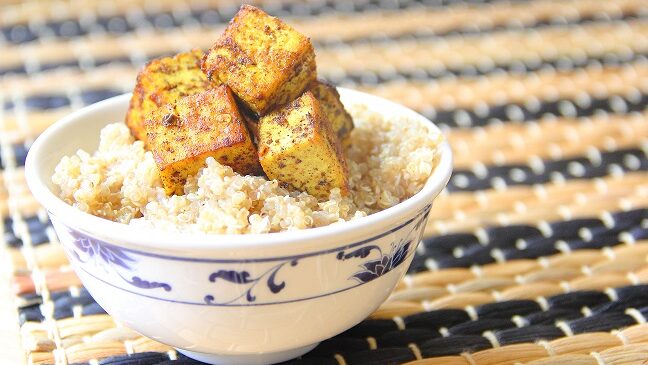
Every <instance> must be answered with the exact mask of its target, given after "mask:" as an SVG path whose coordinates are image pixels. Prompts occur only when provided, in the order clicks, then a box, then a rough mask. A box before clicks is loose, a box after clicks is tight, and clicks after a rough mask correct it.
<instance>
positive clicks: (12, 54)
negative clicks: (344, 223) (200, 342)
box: [0, 0, 648, 365]
mask: <svg viewBox="0 0 648 365" xmlns="http://www.w3.org/2000/svg"><path fill="white" fill-rule="evenodd" d="M252 3H255V4H257V5H259V6H261V7H263V8H265V9H266V10H267V11H269V12H270V13H272V14H274V15H277V16H280V17H282V18H286V19H288V21H289V22H290V23H292V24H294V25H295V26H297V27H298V28H299V29H300V30H302V31H304V32H305V33H307V34H308V35H309V36H311V37H312V39H313V41H314V43H315V44H316V49H317V57H318V67H319V71H320V74H321V75H322V76H323V77H325V78H327V79H329V80H330V81H332V82H334V83H336V84H338V85H340V86H347V87H352V88H356V89H360V90H364V91H368V92H371V93H375V94H378V95H382V96H385V97H387V98H389V99H392V100H394V101H397V102H400V103H402V104H405V105H407V106H410V107H412V108H414V109H416V110H418V111H420V112H421V113H423V114H424V115H426V116H427V117H429V118H430V119H432V120H433V121H434V122H435V123H437V124H438V125H440V126H441V127H442V128H443V129H444V130H445V131H446V132H447V136H448V138H449V140H450V143H451V144H452V147H453V149H454V152H455V158H456V161H455V173H454V175H453V177H452V179H451V181H450V183H449V185H448V188H447V189H446V191H445V192H444V193H443V194H442V196H440V197H439V198H438V200H437V201H436V202H435V206H434V208H433V209H432V212H431V216H430V222H429V225H428V227H427V230H426V239H425V240H424V242H423V243H422V244H421V245H420V246H419V248H418V251H417V256H416V257H415V259H414V262H413V263H412V266H411V268H410V270H409V273H408V275H407V276H406V277H405V279H404V280H403V281H402V283H401V284H400V285H399V287H398V288H397V289H396V291H395V292H394V293H393V294H392V296H391V297H390V299H389V300H388V301H387V302H386V303H385V304H384V305H383V306H382V307H381V308H380V309H379V310H378V311H376V312H375V313H374V314H373V315H372V316H371V317H370V318H368V319H367V320H365V321H364V322H362V323H361V324H359V325H358V326H356V327H354V328H352V329H350V330H348V331H347V332H345V333H343V334H340V335H338V336H336V337H335V338H332V339H330V340H327V341H324V342H323V343H322V344H321V345H320V346H319V347H317V348H316V349H315V350H314V351H313V352H311V353H309V354H307V355H305V356H304V357H303V358H302V359H297V360H294V361H292V362H291V363H293V364H341V365H344V364H349V365H351V364H401V363H411V364H417V365H422V364H425V365H431V364H446V365H454V364H456V365H486V364H536V365H538V364H593V365H594V364H596V365H603V364H605V365H611V364H646V363H648V324H646V318H647V317H648V261H647V258H648V108H647V106H648V3H646V2H645V1H644V0H615V1H589V0H566V1H559V0H534V1H531V0H526V1H524V0H511V1H502V0H490V1H488V0H425V1H413V0H360V1H353V2H349V1H343V0H312V1H306V2H304V1H297V0H266V1H252ZM237 8H238V2H236V1H233V0H221V1H217V2H216V1H214V2H209V1H202V2H201V1H171V0H164V1H155V2H153V1H148V0H136V1H127V0H119V1H107V0H89V1H80V0H77V1H50V2H46V3H43V2H36V1H34V2H26V3H20V2H13V1H9V2H5V5H3V6H2V8H0V55H2V56H0V78H1V79H2V82H1V83H0V104H1V105H2V109H0V110H1V111H0V163H1V167H2V170H0V222H2V223H0V224H2V226H1V227H0V228H1V229H2V230H3V232H4V233H3V235H2V236H1V237H2V238H0V243H1V245H0V246H1V252H2V258H3V261H2V264H1V266H0V268H1V269H0V274H1V275H0V280H1V282H0V323H2V327H0V363H2V364H26V363H29V364H53V363H56V364H111V365H117V364H119V365H127V364H128V365H135V364H138V365H144V364H168V365H180V364H195V363H196V362H195V361H193V360H190V359H187V358H185V357H183V356H182V355H181V354H178V353H176V352H175V351H174V350H173V349H171V348H169V347H167V346H165V345H162V344H159V343H156V342H155V341H152V340H150V339H147V338H144V337H141V336H140V335H138V334H136V333H134V332H133V331H131V330H129V329H127V328H124V327H121V326H120V325H119V324H117V323H115V322H114V321H113V320H112V319H111V318H110V317H109V316H108V315H107V314H106V313H105V312H104V311H103V309H102V308H101V307H99V306H98V305H97V304H96V303H95V302H94V300H93V299H92V297H91V296H90V295H89V294H88V293H87V291H86V290H85V289H84V288H83V287H82V285H81V284H80V282H79V280H78V278H77V277H76V276H75V275H74V273H73V272H72V271H71V269H70V267H69V264H68V261H67V259H66V257H65V255H64V253H63V250H62V249H61V247H60V245H59V243H58V241H57V238H56V236H55V234H54V232H53V230H52V228H51V226H50V225H49V222H48V219H47V215H46V213H45V212H44V210H43V208H42V207H40V206H39V205H38V203H36V202H35V200H34V199H33V197H32V196H31V194H30V193H29V191H28V189H27V187H26V183H25V177H24V172H23V167H22V166H23V165H24V160H25V156H26V153H27V151H28V149H29V146H30V144H31V143H32V142H33V140H34V138H35V137H37V136H38V134H39V133H41V132H42V131H43V130H44V129H45V128H46V127H47V126H49V125H50V124H51V123H53V122H54V121H56V120H57V119H58V118H60V117H61V116H64V115H65V114H67V113H69V112H70V111H71V110H74V109H78V108H80V107H82V106H84V105H88V104H91V103H94V102H96V101H99V100H102V99H105V98H108V97H111V96H114V95H118V94H120V93H123V92H126V91H130V89H131V87H132V86H133V82H134V77H135V75H136V73H137V70H138V68H139V67H141V65H142V64H143V63H144V62H146V61H147V60H148V59H150V58H152V57H157V56H160V55H167V54H172V53H175V52H179V51H182V50H186V49H189V48H192V47H202V48H206V47H208V46H209V45H210V43H211V42H212V41H213V40H214V38H215V35H216V34H218V33H219V32H220V31H221V30H222V28H223V26H224V22H226V21H227V20H229V18H231V16H232V15H233V14H234V13H235V12H236V10H237Z"/></svg>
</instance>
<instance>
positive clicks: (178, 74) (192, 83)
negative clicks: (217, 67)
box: [125, 49, 216, 146]
mask: <svg viewBox="0 0 648 365" xmlns="http://www.w3.org/2000/svg"><path fill="white" fill-rule="evenodd" d="M202 58H203V52H202V51H201V50H199V49H194V50H191V51H189V52H184V53H179V54H176V55H174V56H173V57H162V58H157V59H154V60H151V61H149V62H148V63H147V64H146V65H144V67H143V68H142V69H141V70H140V72H139V73H138V75H137V79H136V83H135V88H134V89H133V95H132V97H131V100H130V103H129V108H128V112H127V114H126V118H125V121H126V125H127V126H128V128H129V129H130V131H131V134H133V136H134V137H135V138H136V139H138V140H141V141H143V142H144V143H145V145H147V146H148V143H147V140H146V131H145V129H144V121H145V120H146V118H147V117H148V116H149V114H151V112H153V111H154V110H156V109H157V108H160V107H162V106H164V105H166V104H169V103H175V102H176V101H177V99H178V98H180V97H182V96H186V95H192V94H195V93H198V92H201V91H204V90H207V89H208V88H210V87H213V86H216V85H215V84H214V83H213V82H211V81H209V80H208V79H207V77H206V76H205V75H204V73H202V70H201V63H202Z"/></svg>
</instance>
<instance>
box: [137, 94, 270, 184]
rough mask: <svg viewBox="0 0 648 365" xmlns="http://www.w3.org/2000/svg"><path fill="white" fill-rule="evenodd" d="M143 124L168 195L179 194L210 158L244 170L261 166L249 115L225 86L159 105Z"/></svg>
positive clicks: (251, 171) (256, 171) (248, 172)
mask: <svg viewBox="0 0 648 365" xmlns="http://www.w3.org/2000/svg"><path fill="white" fill-rule="evenodd" d="M145 127H146V130H147V137H148V139H149V143H150V147H151V152H152V153H153V156H154V159H155V162H156V164H157V165H158V168H159V171H160V178H161V180H162V184H163V185H164V188H165V191H166V192H167V194H174V193H175V194H178V195H181V194H182V193H183V192H184V185H185V182H186V179H187V177H189V176H192V175H195V174H196V173H198V171H199V170H200V168H202V167H203V166H205V160H206V159H207V158H208V157H214V159H216V161H218V162H219V163H221V164H224V165H228V166H230V167H231V168H232V169H233V170H234V171H236V172H237V173H239V174H242V175H256V174H259V173H261V171H262V169H261V166H260V164H259V160H258V154H257V150H256V147H255V145H254V143H253V142H252V137H251V135H250V133H249V131H248V129H247V126H246V122H245V119H244V118H243V116H242V115H241V114H240V112H239V110H238V107H237V105H236V102H235V100H234V97H233V96H232V93H231V91H230V89H229V87H227V86H225V85H222V86H218V87H216V88H214V89H210V90H206V91H203V92H200V93H198V94H193V95H190V96H186V97H182V98H180V99H179V100H178V102H177V103H176V104H175V105H171V104H167V105H165V106H163V107H162V108H159V109H158V110H156V111H154V112H153V113H152V114H151V117H150V118H148V119H147V120H146V123H145Z"/></svg>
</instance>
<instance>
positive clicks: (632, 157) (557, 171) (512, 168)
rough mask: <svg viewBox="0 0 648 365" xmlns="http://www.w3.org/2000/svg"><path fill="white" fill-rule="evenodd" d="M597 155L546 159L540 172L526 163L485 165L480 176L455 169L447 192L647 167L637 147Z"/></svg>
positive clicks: (576, 177) (646, 160)
mask: <svg viewBox="0 0 648 365" xmlns="http://www.w3.org/2000/svg"><path fill="white" fill-rule="evenodd" d="M600 157H601V158H600V160H598V161H597V160H594V161H593V160H591V159H590V158H588V157H574V158H568V159H563V160H545V161H544V162H543V164H544V168H543V169H542V170H541V171H535V170H534V168H533V167H531V166H529V165H502V166H487V168H486V171H485V172H484V174H483V175H482V174H481V173H480V174H477V173H475V172H473V171H470V170H455V171H454V173H453V176H452V178H451V179H450V182H449V183H448V187H447V188H448V190H449V191H478V190H485V189H492V188H495V187H497V186H498V184H506V185H507V186H512V185H533V184H545V183H548V182H550V181H555V180H556V179H565V180H572V179H593V178H596V177H603V176H607V175H609V174H610V172H611V171H612V169H619V170H621V171H624V172H631V171H646V170H648V156H646V153H645V152H644V151H643V150H641V149H639V148H629V149H621V150H616V151H611V152H601V154H600Z"/></svg>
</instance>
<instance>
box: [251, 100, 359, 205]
mask: <svg viewBox="0 0 648 365" xmlns="http://www.w3.org/2000/svg"><path fill="white" fill-rule="evenodd" d="M259 161H260V162H261V166H262V167H263V170H264V171H265V173H266V175H267V176H268V177H269V178H271V179H276V180H279V181H281V182H283V183H285V184H288V185H290V186H292V187H293V188H295V189H298V190H301V191H306V192H308V193H309V194H311V195H313V196H315V197H318V198H322V199H326V198H328V197H329V193H330V191H331V189H333V188H339V189H340V190H341V192H342V194H343V195H346V194H347V193H348V191H349V188H348V171H347V165H346V160H345V159H344V156H343V154H342V149H341V146H340V142H339V140H338V138H337V136H336V135H335V133H334V132H333V130H332V129H331V126H330V122H329V121H328V119H327V118H326V114H325V113H324V111H323V109H322V107H321V106H320V104H319V102H318V100H317V99H316V98H315V96H314V95H313V93H311V92H310V91H308V92H306V93H304V94H303V95H302V96H301V97H299V98H298V99H296V100H294V101H293V102H291V103H289V104H287V105H285V106H283V107H281V108H279V109H277V110H275V111H273V112H272V113H270V114H268V115H265V116H263V117H261V119H260V120H259Z"/></svg>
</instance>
